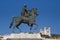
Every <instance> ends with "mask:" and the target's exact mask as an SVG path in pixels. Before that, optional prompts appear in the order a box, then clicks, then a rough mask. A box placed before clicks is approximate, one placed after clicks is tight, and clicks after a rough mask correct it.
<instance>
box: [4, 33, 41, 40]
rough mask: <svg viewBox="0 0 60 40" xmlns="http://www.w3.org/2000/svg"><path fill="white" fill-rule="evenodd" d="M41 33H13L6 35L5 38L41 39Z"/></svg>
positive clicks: (11, 39) (19, 39) (15, 39)
mask: <svg viewBox="0 0 60 40" xmlns="http://www.w3.org/2000/svg"><path fill="white" fill-rule="evenodd" d="M41 39H42V38H41V36H40V33H19V34H16V33H12V34H10V35H4V36H3V40H41Z"/></svg>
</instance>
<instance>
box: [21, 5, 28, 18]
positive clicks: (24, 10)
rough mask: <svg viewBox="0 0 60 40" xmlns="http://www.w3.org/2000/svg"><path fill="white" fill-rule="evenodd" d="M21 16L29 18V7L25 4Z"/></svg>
mask: <svg viewBox="0 0 60 40" xmlns="http://www.w3.org/2000/svg"><path fill="white" fill-rule="evenodd" d="M21 16H24V17H28V10H27V5H26V4H24V7H23V10H22V13H21Z"/></svg>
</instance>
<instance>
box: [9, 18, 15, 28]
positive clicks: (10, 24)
mask: <svg viewBox="0 0 60 40" xmlns="http://www.w3.org/2000/svg"><path fill="white" fill-rule="evenodd" d="M13 22H14V17H12V21H11V23H10V25H9V28H11V27H12V25H13Z"/></svg>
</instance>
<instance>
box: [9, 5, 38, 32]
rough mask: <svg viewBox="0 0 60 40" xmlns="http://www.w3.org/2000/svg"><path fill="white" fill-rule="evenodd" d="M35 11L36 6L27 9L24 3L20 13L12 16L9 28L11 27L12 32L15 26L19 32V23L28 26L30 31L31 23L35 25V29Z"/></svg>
mask: <svg viewBox="0 0 60 40" xmlns="http://www.w3.org/2000/svg"><path fill="white" fill-rule="evenodd" d="M37 11H38V10H37V8H32V9H30V10H28V9H27V5H26V4H24V7H23V9H22V12H21V15H19V16H13V17H12V20H11V23H10V25H9V28H12V32H14V29H15V28H17V29H18V30H19V31H20V32H21V29H20V28H19V25H21V23H25V24H27V25H28V26H29V27H30V32H31V30H32V27H33V25H36V27H35V29H37V27H38V25H37V23H36V20H35V19H36V16H37V15H38V13H37ZM14 23H15V24H14ZM13 24H14V25H13Z"/></svg>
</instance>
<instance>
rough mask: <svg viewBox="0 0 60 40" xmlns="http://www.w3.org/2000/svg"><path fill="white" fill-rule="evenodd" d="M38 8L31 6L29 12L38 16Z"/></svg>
mask: <svg viewBox="0 0 60 40" xmlns="http://www.w3.org/2000/svg"><path fill="white" fill-rule="evenodd" d="M37 12H38V9H37V8H32V9H31V14H34V15H35V16H38V13H37Z"/></svg>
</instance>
